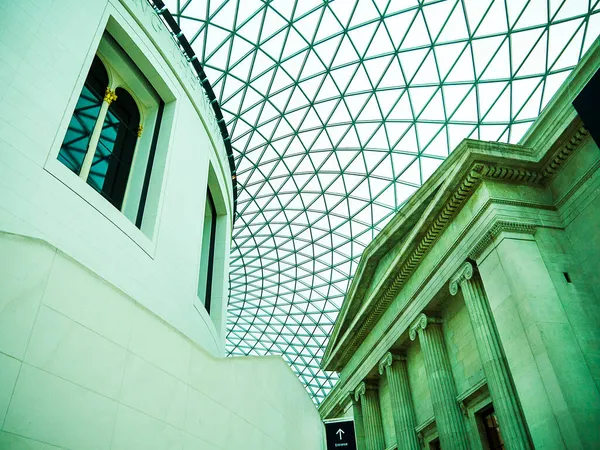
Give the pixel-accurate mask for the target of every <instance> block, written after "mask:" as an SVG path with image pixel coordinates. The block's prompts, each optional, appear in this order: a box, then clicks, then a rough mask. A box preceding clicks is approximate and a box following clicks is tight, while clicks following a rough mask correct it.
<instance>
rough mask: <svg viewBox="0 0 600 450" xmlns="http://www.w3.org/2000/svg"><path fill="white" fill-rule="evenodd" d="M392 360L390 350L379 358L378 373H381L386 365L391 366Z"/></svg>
mask: <svg viewBox="0 0 600 450" xmlns="http://www.w3.org/2000/svg"><path fill="white" fill-rule="evenodd" d="M393 360H394V358H393V356H392V353H391V352H387V353H386V354H385V355H384V356H383V358H381V361H379V375H383V373H384V372H385V370H386V369H387V368H388V367H392V362H393Z"/></svg>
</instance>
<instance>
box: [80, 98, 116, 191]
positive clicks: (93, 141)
mask: <svg viewBox="0 0 600 450" xmlns="http://www.w3.org/2000/svg"><path fill="white" fill-rule="evenodd" d="M116 99H117V94H116V93H115V91H113V90H111V89H110V88H109V87H107V88H106V92H105V94H104V98H103V100H102V106H101V107H100V114H98V119H96V124H95V125H94V130H93V131H92V136H91V137H90V142H89V144H88V148H87V151H86V153H85V158H84V160H83V164H82V165H81V170H80V171H79V178H81V179H82V180H84V181H87V179H88V176H89V175H90V170H91V168H92V163H93V161H94V155H95V154H96V148H97V147H98V142H99V141H100V135H101V134H102V127H103V126H104V120H105V119H106V115H107V114H108V107H109V106H110V104H111V103H112V102H114V101H115V100H116Z"/></svg>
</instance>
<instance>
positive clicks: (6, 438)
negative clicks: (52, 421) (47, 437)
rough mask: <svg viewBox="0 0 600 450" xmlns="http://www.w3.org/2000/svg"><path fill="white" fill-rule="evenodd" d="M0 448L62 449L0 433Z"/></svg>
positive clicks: (27, 449) (12, 449)
mask: <svg viewBox="0 0 600 450" xmlns="http://www.w3.org/2000/svg"><path fill="white" fill-rule="evenodd" d="M0 448H1V449H6V450H57V449H63V448H64V447H57V446H55V445H50V444H46V443H44V442H40V441H36V440H34V439H29V438H26V437H23V436H17V435H16V434H12V433H7V432H5V431H0Z"/></svg>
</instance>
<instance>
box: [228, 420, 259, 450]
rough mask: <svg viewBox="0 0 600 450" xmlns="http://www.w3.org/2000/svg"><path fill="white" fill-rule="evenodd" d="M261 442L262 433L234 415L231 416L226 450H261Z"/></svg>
mask: <svg viewBox="0 0 600 450" xmlns="http://www.w3.org/2000/svg"><path fill="white" fill-rule="evenodd" d="M262 441H263V437H262V433H261V432H260V431H259V430H258V429H257V428H256V427H254V426H253V425H252V424H250V423H249V422H248V421H247V420H245V419H243V418H241V417H239V416H237V415H235V414H232V415H231V422H230V426H229V429H228V430H227V445H226V448H232V449H233V448H243V449H248V450H261V449H262V448H263V447H262Z"/></svg>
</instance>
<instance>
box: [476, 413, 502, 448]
mask: <svg viewBox="0 0 600 450" xmlns="http://www.w3.org/2000/svg"><path fill="white" fill-rule="evenodd" d="M478 416H479V420H480V421H481V425H482V426H483V430H484V434H483V436H482V437H483V438H484V439H485V442H484V448H486V449H489V450H504V440H503V439H502V434H501V433H500V425H499V424H498V418H497V417H496V412H495V411H494V408H493V407H490V408H486V409H484V410H483V411H481V412H480V413H479V414H478Z"/></svg>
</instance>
